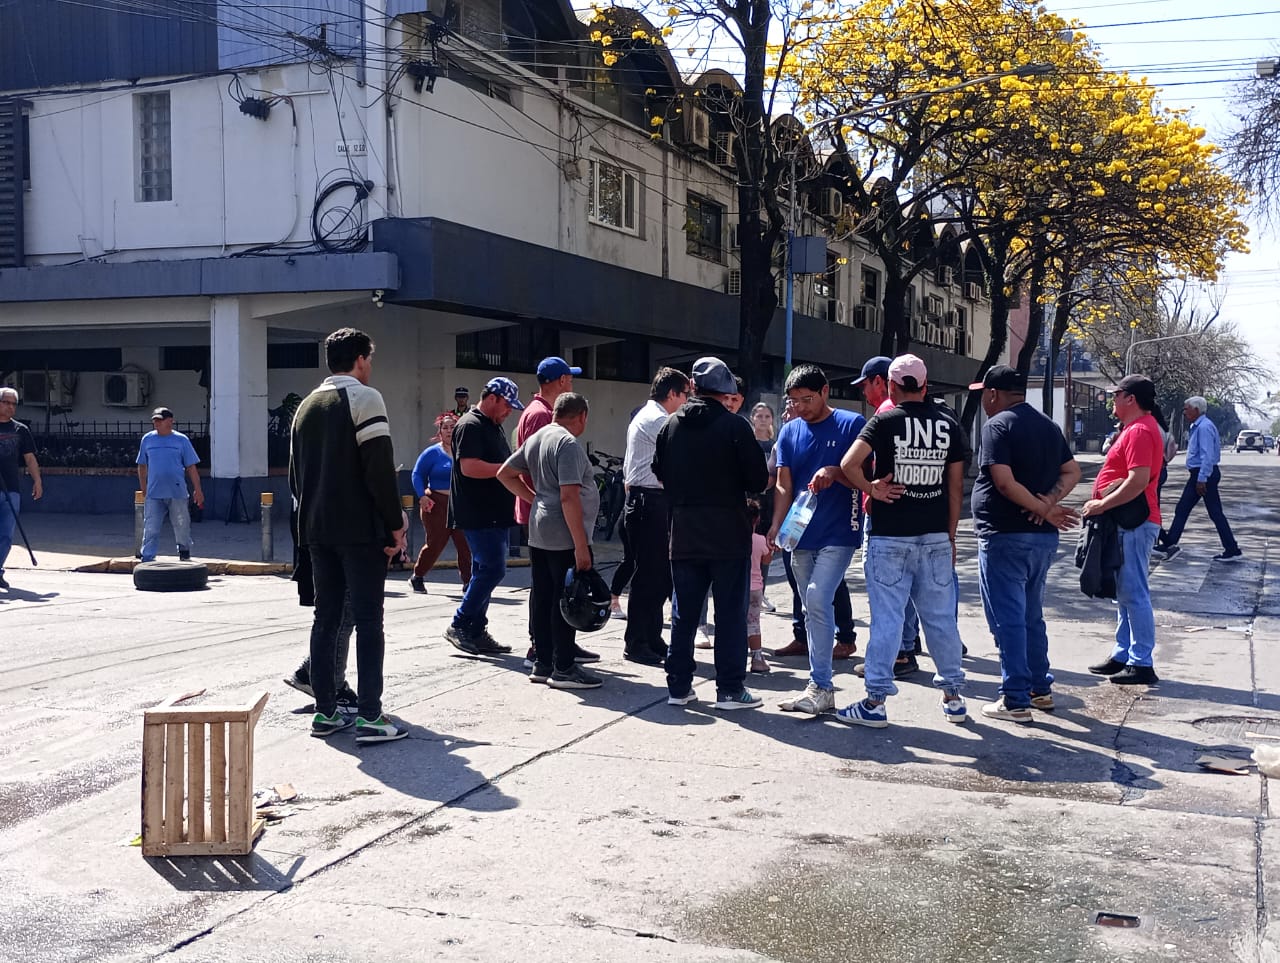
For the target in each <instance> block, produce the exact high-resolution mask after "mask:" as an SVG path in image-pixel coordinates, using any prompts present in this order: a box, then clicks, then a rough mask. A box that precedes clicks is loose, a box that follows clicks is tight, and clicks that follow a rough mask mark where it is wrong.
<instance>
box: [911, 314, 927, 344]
mask: <svg viewBox="0 0 1280 963" xmlns="http://www.w3.org/2000/svg"><path fill="white" fill-rule="evenodd" d="M911 340H912V341H923V340H924V322H923V321H921V320H920V319H919V318H912V319H911Z"/></svg>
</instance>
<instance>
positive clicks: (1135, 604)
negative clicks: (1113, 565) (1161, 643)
mask: <svg viewBox="0 0 1280 963" xmlns="http://www.w3.org/2000/svg"><path fill="white" fill-rule="evenodd" d="M1159 534H1160V526H1159V525H1157V524H1156V523H1155V522H1143V523H1142V524H1141V525H1139V526H1138V527H1137V528H1135V529H1133V530H1132V531H1126V530H1125V529H1123V528H1122V529H1120V547H1121V549H1123V551H1124V563H1123V564H1122V565H1121V566H1120V571H1119V572H1118V573H1117V575H1116V607H1117V610H1118V611H1117V613H1116V647H1115V649H1114V651H1112V653H1111V658H1113V659H1115V660H1116V661H1117V662H1124V663H1125V664H1126V665H1151V654H1152V651H1153V650H1154V649H1155V647H1156V616H1155V612H1154V611H1152V608H1151V589H1150V588H1149V587H1148V585H1147V574H1148V571H1149V569H1150V563H1151V547H1152V546H1153V545H1155V543H1156V536H1157V535H1159Z"/></svg>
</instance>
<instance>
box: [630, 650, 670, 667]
mask: <svg viewBox="0 0 1280 963" xmlns="http://www.w3.org/2000/svg"><path fill="white" fill-rule="evenodd" d="M622 657H623V658H624V659H626V660H627V661H628V662H636V663H638V664H640V665H662V663H663V662H665V661H666V657H665V656H661V655H658V653H657V652H656V651H655V650H653V649H651V648H649V647H647V646H645V647H642V648H638V649H623V651H622Z"/></svg>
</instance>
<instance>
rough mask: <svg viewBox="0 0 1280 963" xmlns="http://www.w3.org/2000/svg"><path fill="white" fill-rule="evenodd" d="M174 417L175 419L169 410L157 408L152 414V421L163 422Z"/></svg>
mask: <svg viewBox="0 0 1280 963" xmlns="http://www.w3.org/2000/svg"><path fill="white" fill-rule="evenodd" d="M172 417H173V412H172V411H170V410H169V409H168V408H157V409H156V410H155V411H153V412H151V420H152V421H161V420H163V419H165V418H172Z"/></svg>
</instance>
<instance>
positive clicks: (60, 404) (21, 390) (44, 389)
mask: <svg viewBox="0 0 1280 963" xmlns="http://www.w3.org/2000/svg"><path fill="white" fill-rule="evenodd" d="M74 384H75V375H74V374H73V373H64V372H61V371H48V372H46V371H14V372H12V373H11V374H10V375H9V376H8V377H7V378H5V379H4V386H5V387H6V388H13V389H14V390H16V391H17V392H18V401H19V403H21V404H23V405H30V406H31V407H37V408H48V407H53V408H70V407H71V405H72V403H73V401H74V391H73V388H72V386H73V385H74Z"/></svg>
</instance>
